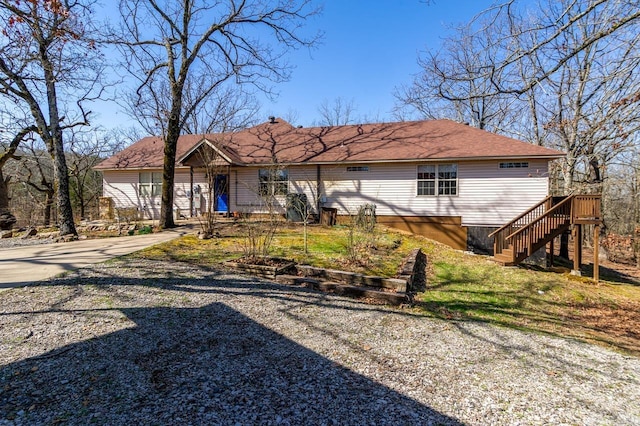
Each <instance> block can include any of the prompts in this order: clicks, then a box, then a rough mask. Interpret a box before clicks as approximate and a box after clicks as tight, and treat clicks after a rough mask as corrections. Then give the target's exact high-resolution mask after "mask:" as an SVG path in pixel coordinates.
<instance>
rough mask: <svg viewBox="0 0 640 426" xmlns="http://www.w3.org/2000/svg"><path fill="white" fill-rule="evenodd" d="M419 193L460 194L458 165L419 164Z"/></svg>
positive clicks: (436, 194) (434, 194) (432, 194)
mask: <svg viewBox="0 0 640 426" xmlns="http://www.w3.org/2000/svg"><path fill="white" fill-rule="evenodd" d="M418 195H431V196H440V195H458V165H457V164H424V165H420V166H418Z"/></svg>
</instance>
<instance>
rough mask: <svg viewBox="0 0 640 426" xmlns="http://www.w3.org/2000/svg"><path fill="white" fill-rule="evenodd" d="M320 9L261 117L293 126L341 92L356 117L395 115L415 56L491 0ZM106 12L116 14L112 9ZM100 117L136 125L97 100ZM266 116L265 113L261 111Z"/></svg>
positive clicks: (309, 121) (372, 2)
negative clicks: (313, 38) (309, 42)
mask: <svg viewBox="0 0 640 426" xmlns="http://www.w3.org/2000/svg"><path fill="white" fill-rule="evenodd" d="M317 1H318V3H319V4H323V13H322V14H321V15H320V16H317V17H315V18H313V19H312V20H310V21H309V22H307V25H309V28H308V31H309V32H310V33H313V32H315V31H317V30H320V31H322V32H323V33H324V37H323V40H322V42H321V44H319V45H318V46H317V48H315V49H313V50H312V51H309V50H306V49H303V50H298V51H293V52H291V54H290V56H289V58H288V61H289V63H290V64H291V65H293V66H294V67H295V68H294V69H293V74H292V78H291V80H290V81H288V82H285V83H280V84H277V85H275V86H274V91H275V92H276V93H279V96H277V98H276V99H275V100H271V99H268V98H267V97H266V96H259V99H260V103H261V106H262V109H261V115H262V116H263V117H264V121H267V118H268V117H269V116H271V115H274V116H279V117H286V118H288V117H290V116H292V115H293V116H296V117H297V120H296V122H295V123H292V124H295V125H303V126H311V125H313V124H314V123H317V122H318V121H320V115H319V113H318V106H319V105H320V104H322V102H323V101H326V102H328V103H331V102H333V101H334V100H335V99H336V98H338V97H340V98H342V99H344V100H345V101H351V102H353V105H354V107H355V111H354V116H356V117H357V118H360V119H368V120H369V121H372V120H374V121H378V120H380V121H391V120H393V116H392V109H393V107H394V104H395V98H394V97H393V91H394V88H395V87H398V86H400V85H402V84H408V83H410V82H411V80H412V77H413V75H415V74H417V73H418V72H419V67H418V65H417V63H416V61H417V58H418V55H419V53H420V52H421V51H425V50H426V49H436V48H438V46H439V44H440V39H441V37H443V36H444V35H446V34H447V28H448V27H449V26H450V25H451V24H461V23H465V22H467V21H468V20H469V19H471V18H472V17H473V16H475V15H476V14H477V13H479V12H481V11H482V10H485V9H486V8H488V7H489V6H490V5H491V4H492V3H494V1H491V0H431V1H426V0H368V1H365V0H324V1H322V0H317ZM103 13H105V14H106V15H107V16H108V15H110V14H112V13H113V14H114V19H115V16H116V15H115V14H116V13H117V12H116V11H115V10H112V9H109V10H105V11H103ZM92 110H93V111H94V112H95V113H97V120H95V122H96V124H101V125H103V126H105V127H107V128H110V127H114V125H115V126H122V127H128V126H135V124H136V123H135V120H134V119H131V118H129V117H127V115H126V114H125V113H123V112H122V111H119V107H118V106H116V105H114V104H113V103H109V102H102V103H99V102H96V104H94V105H93V108H92ZM259 118H262V117H259Z"/></svg>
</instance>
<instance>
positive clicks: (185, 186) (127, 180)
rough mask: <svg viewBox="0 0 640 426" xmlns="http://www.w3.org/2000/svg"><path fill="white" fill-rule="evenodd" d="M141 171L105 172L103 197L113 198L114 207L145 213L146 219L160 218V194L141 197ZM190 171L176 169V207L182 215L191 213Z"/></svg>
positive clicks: (156, 171) (157, 171)
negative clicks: (188, 193) (188, 194)
mask: <svg viewBox="0 0 640 426" xmlns="http://www.w3.org/2000/svg"><path fill="white" fill-rule="evenodd" d="M144 172H148V173H160V175H161V174H162V172H161V171H159V170H153V171H144ZM140 173H141V172H140V171H138V170H105V171H104V172H103V195H104V196H105V197H111V198H112V199H113V202H114V207H115V208H116V209H119V208H136V209H138V211H140V212H143V217H144V218H146V219H157V218H159V217H160V201H161V196H160V194H158V195H155V196H152V195H140V193H141V191H140V188H139V180H140ZM189 182H190V177H189V169H176V173H175V183H174V207H175V208H179V209H180V211H181V213H182V214H185V215H188V212H189V197H188V196H187V191H188V190H189Z"/></svg>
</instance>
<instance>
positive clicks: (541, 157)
mask: <svg viewBox="0 0 640 426" xmlns="http://www.w3.org/2000/svg"><path fill="white" fill-rule="evenodd" d="M564 156H565V154H561V155H560V154H554V155H501V156H487V157H477V156H476V157H441V158H407V159H389V160H342V161H291V162H287V161H282V162H280V163H277V164H276V163H268V162H264V163H246V164H234V165H238V166H240V165H242V166H275V165H286V166H302V165H334V164H347V163H352V164H356V163H357V164H365V163H366V164H373V163H419V162H431V163H435V162H443V161H452V162H455V161H494V160H508V159H523V160H524V159H535V160H557V159H559V158H562V157H564Z"/></svg>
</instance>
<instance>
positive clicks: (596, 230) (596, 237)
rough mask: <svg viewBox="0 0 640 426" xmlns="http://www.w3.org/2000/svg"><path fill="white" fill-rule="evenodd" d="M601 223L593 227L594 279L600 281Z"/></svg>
mask: <svg viewBox="0 0 640 426" xmlns="http://www.w3.org/2000/svg"><path fill="white" fill-rule="evenodd" d="M599 251H600V225H598V224H596V225H595V226H594V227H593V280H594V281H595V282H598V281H599V280H600V260H599V257H600V256H599V254H600V253H599Z"/></svg>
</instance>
